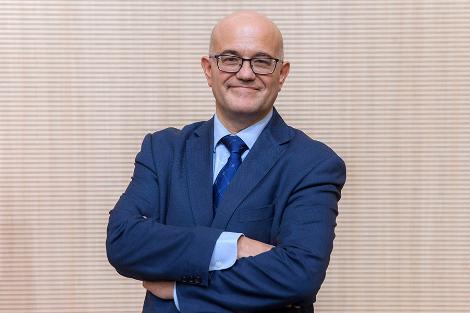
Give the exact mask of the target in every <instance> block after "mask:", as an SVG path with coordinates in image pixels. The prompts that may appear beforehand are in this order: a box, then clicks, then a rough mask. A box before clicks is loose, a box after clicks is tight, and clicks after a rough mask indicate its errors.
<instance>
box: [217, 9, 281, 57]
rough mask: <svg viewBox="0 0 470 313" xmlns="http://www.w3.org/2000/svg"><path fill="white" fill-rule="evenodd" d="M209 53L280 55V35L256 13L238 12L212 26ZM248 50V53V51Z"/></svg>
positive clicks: (268, 22)
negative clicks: (235, 52)
mask: <svg viewBox="0 0 470 313" xmlns="http://www.w3.org/2000/svg"><path fill="white" fill-rule="evenodd" d="M211 48H212V50H217V51H211V52H220V51H222V50H226V49H231V50H237V51H239V52H240V53H242V52H244V51H243V50H246V51H247V52H249V53H251V54H253V53H258V52H259V53H266V54H269V55H272V54H278V53H279V52H281V53H282V35H281V32H280V31H279V29H278V28H277V26H276V25H275V24H274V23H273V22H272V21H271V20H269V19H268V18H267V17H265V16H264V15H261V14H259V13H257V12H251V11H250V12H239V13H234V14H232V15H229V16H228V17H226V18H224V19H222V20H221V21H220V22H219V23H217V24H216V25H215V26H214V29H213V31H212V35H211ZM248 50H249V51H248Z"/></svg>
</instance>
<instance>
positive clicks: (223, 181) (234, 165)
mask: <svg viewBox="0 0 470 313" xmlns="http://www.w3.org/2000/svg"><path fill="white" fill-rule="evenodd" d="M220 141H221V142H222V143H223V144H224V146H225V147H227V149H228V150H229V151H230V156H229V158H228V161H227V163H226V164H225V165H224V167H223V168H222V169H221V170H220V172H219V175H217V178H216V179H215V182H214V186H213V193H212V195H213V204H214V209H215V208H217V207H218V206H219V201H220V199H222V196H223V195H224V192H225V190H226V189H227V187H228V186H229V185H230V181H231V180H232V178H233V176H235V172H236V171H237V169H238V167H240V164H241V163H242V154H243V152H245V151H246V150H247V149H248V146H247V145H246V144H245V143H244V142H243V140H242V139H240V137H238V136H231V135H227V136H224V137H222V139H220Z"/></svg>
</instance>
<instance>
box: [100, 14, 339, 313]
mask: <svg viewBox="0 0 470 313" xmlns="http://www.w3.org/2000/svg"><path fill="white" fill-rule="evenodd" d="M201 65H202V68H203V71H204V75H205V77H206V79H207V83H208V85H209V87H210V88H211V89H212V93H213V95H214V98H215V114H214V116H213V117H212V118H211V119H210V120H208V121H203V122H196V123H193V124H190V125H187V126H185V127H184V128H183V129H181V130H178V129H174V128H169V129H164V130H161V131H158V132H155V133H153V134H147V135H146V136H145V138H144V140H143V143H142V147H141V150H140V152H139V153H138V154H137V156H136V159H135V169H134V174H133V177H132V180H131V182H130V183H129V186H128V187H127V189H126V190H125V192H124V193H123V194H122V196H121V197H120V198H119V200H118V202H117V203H116V205H115V207H114V209H113V210H111V212H110V217H109V223H108V236H107V241H106V248H107V254H108V259H109V262H110V263H111V264H112V265H113V266H114V267H115V268H116V270H117V271H118V272H119V273H120V274H122V275H123V276H126V277H130V278H134V279H137V280H140V281H142V282H143V286H144V288H145V289H146V290H147V294H146V298H145V302H144V307H143V312H145V313H150V312H158V313H167V312H172V313H177V312H183V313H189V312H201V313H202V312H204V313H208V312H216V313H224V312H226V313H229V312H244V313H245V312H286V313H287V312H313V303H314V302H315V300H316V294H317V292H318V290H319V289H320V286H321V284H322V282H323V280H324V278H325V273H326V269H327V266H328V263H329V258H330V254H331V251H332V248H333V239H334V236H335V235H334V228H335V226H336V216H337V214H338V209H337V203H338V201H339V199H340V195H341V188H342V187H343V185H344V182H345V178H346V170H345V165H344V162H343V161H342V160H341V158H340V157H338V156H337V155H336V154H335V153H334V152H333V151H332V150H331V149H330V148H328V147H327V146H326V145H324V144H322V143H320V142H318V141H315V140H313V139H311V138H309V137H308V136H306V135H305V134H304V133H303V132H301V131H300V130H297V129H294V128H292V127H290V126H288V125H286V124H285V122H284V121H283V120H282V118H281V117H280V115H279V114H278V112H277V111H276V109H275V108H274V102H275V100H276V97H277V95H278V93H279V91H280V90H281V88H282V86H283V84H284V81H285V80H286V78H287V75H288V74H289V68H290V64H289V62H287V61H285V60H284V53H283V41H282V35H281V32H280V31H279V29H278V28H277V26H276V25H275V24H274V23H273V22H272V21H271V20H269V19H268V18H267V17H266V16H264V15H261V14H259V13H257V12H252V11H240V12H235V13H234V14H231V15H229V16H227V17H225V18H224V19H222V20H221V21H220V22H219V23H217V25H215V27H214V28H213V31H212V35H211V41H210V48H209V55H208V56H204V57H202V58H201Z"/></svg>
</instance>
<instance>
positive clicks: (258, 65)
mask: <svg viewBox="0 0 470 313" xmlns="http://www.w3.org/2000/svg"><path fill="white" fill-rule="evenodd" d="M251 64H252V66H253V71H254V72H255V73H257V74H271V73H272V72H274V68H275V67H276V60H274V59H268V58H260V59H256V58H255V59H252V60H251Z"/></svg>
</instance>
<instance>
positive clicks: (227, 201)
mask: <svg viewBox="0 0 470 313" xmlns="http://www.w3.org/2000/svg"><path fill="white" fill-rule="evenodd" d="M291 136H292V133H291V131H290V129H289V127H288V126H287V125H286V124H285V123H284V121H283V120H282V118H281V117H280V116H279V114H278V113H277V111H276V110H274V114H273V117H272V119H271V121H270V122H269V123H268V125H266V128H265V129H264V130H263V132H262V133H261V134H260V136H259V137H258V139H257V141H256V142H255V144H254V145H253V148H252V150H251V151H250V152H249V153H248V155H247V157H246V159H245V160H244V161H243V162H242V164H241V165H240V167H239V168H238V170H237V173H236V174H235V176H234V178H233V180H232V181H231V183H230V185H229V187H228V188H227V190H226V191H225V194H224V197H223V198H222V201H221V202H220V205H219V207H218V208H217V214H216V216H215V218H214V220H213V222H212V225H211V226H212V227H215V228H220V229H225V227H226V226H227V224H228V221H229V220H230V218H231V216H232V214H233V213H234V211H235V210H236V208H237V207H238V206H239V204H240V203H241V202H242V201H243V199H244V198H245V197H246V196H248V194H249V193H250V192H251V191H252V190H253V189H254V188H255V187H256V185H257V184H258V183H259V182H260V181H261V179H262V178H263V177H264V176H266V174H267V173H268V171H269V170H270V169H271V168H272V167H273V165H274V164H275V163H276V161H277V160H278V159H279V158H280V157H281V155H282V153H283V152H284V151H285V150H286V148H287V145H283V144H284V143H285V142H287V141H289V140H290V138H291Z"/></svg>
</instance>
